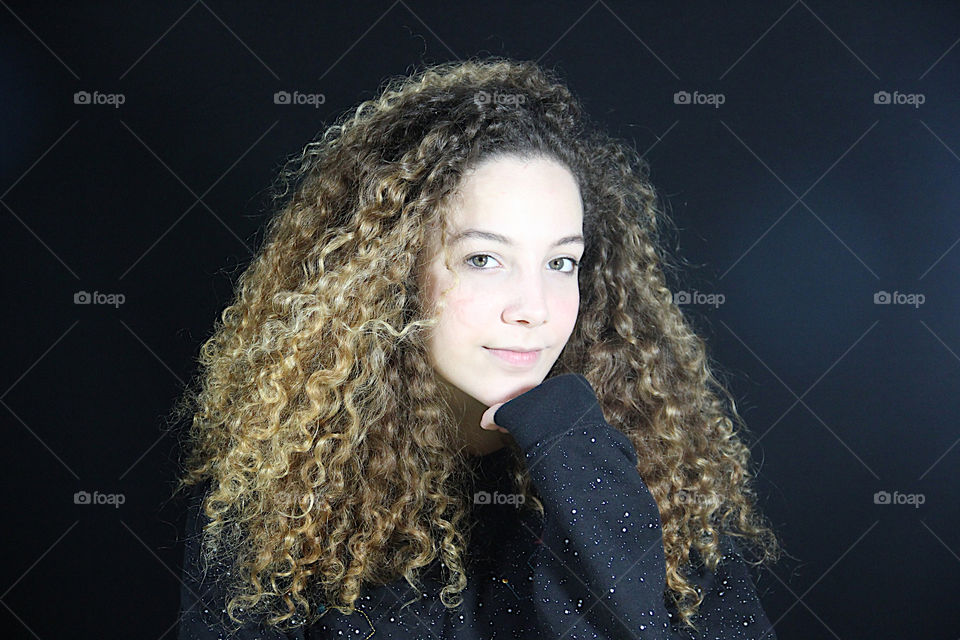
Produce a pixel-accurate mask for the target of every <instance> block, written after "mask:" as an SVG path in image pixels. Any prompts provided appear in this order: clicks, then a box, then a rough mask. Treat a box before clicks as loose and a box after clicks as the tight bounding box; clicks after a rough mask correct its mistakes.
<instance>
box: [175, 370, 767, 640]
mask: <svg viewBox="0 0 960 640" xmlns="http://www.w3.org/2000/svg"><path fill="white" fill-rule="evenodd" d="M494 421H495V422H496V423H497V424H498V425H500V426H502V427H504V428H506V429H507V430H508V431H509V432H510V434H511V435H512V436H513V438H514V440H515V441H516V442H517V444H518V445H519V447H520V449H521V450H522V451H523V453H524V455H525V459H526V464H527V469H528V470H529V473H530V477H531V480H532V482H533V484H534V486H535V487H536V493H537V495H538V496H539V497H540V499H541V501H542V502H543V505H544V509H545V512H546V517H545V518H543V519H541V518H540V517H539V516H538V515H537V514H529V513H527V512H525V511H521V510H520V509H519V508H518V507H517V505H516V504H514V503H515V502H516V496H515V495H514V494H513V487H512V485H511V484H510V481H509V478H508V477H507V476H506V475H505V474H503V473H501V470H503V469H504V468H505V465H506V464H507V463H508V462H509V456H510V449H509V448H506V447H504V448H502V449H500V450H498V451H495V452H493V453H490V454H487V455H485V456H481V457H479V458H478V460H477V465H478V472H479V473H478V479H477V482H476V483H475V484H474V485H472V487H471V489H472V491H473V493H474V495H478V496H489V499H487V498H486V497H481V498H480V499H479V500H475V505H474V517H475V522H476V524H475V527H474V529H473V530H472V533H471V535H470V548H469V551H468V562H469V565H468V586H467V589H466V590H465V591H463V592H462V593H461V594H460V595H461V597H462V598H463V600H464V602H463V604H462V605H461V606H460V607H458V608H456V609H448V608H446V607H445V606H444V605H443V603H442V602H440V599H439V595H438V594H439V589H440V588H441V587H442V586H443V582H442V581H441V580H440V577H441V574H440V571H439V565H438V563H435V564H434V566H433V567H432V568H431V570H430V571H428V572H426V573H425V574H424V575H423V577H422V588H423V590H424V594H423V596H422V597H420V598H419V599H417V597H418V596H417V593H416V592H415V591H414V590H413V588H412V587H410V585H408V584H407V582H406V581H405V580H403V579H402V578H401V579H400V580H398V581H397V582H395V583H393V584H390V585H386V586H380V587H373V588H369V589H366V590H364V595H362V596H361V597H360V599H359V600H358V601H357V612H356V613H354V614H353V615H351V616H344V615H343V614H342V613H340V612H339V611H338V610H336V609H330V610H328V611H327V612H326V614H325V615H324V616H323V617H322V618H320V620H319V621H318V622H317V623H316V624H314V625H313V626H312V627H310V628H306V627H303V626H301V627H299V628H298V629H297V630H296V631H294V632H287V633H282V632H280V631H277V630H275V629H266V628H264V627H263V626H262V625H261V626H257V625H252V624H251V625H248V626H247V627H244V628H242V629H241V630H240V631H238V632H237V633H236V634H235V635H228V634H227V633H226V630H225V628H224V627H222V626H220V625H219V624H218V618H217V616H216V615H214V613H212V612H216V613H217V614H220V613H221V612H222V607H223V600H224V594H223V591H222V586H221V585H220V583H219V582H218V580H217V576H218V575H220V574H218V571H217V569H218V568H217V567H214V568H212V569H211V570H210V571H208V572H207V573H206V575H204V576H201V573H202V571H201V569H200V567H199V562H198V553H199V548H198V546H197V540H198V536H199V532H200V518H201V515H200V510H199V502H200V497H201V495H200V494H197V495H196V496H195V501H194V503H193V505H192V510H191V514H190V519H189V522H188V530H187V542H186V555H185V561H184V573H183V581H184V584H183V587H182V589H181V602H182V619H181V623H180V627H179V638H180V640H198V639H207V638H228V637H233V638H240V639H242V640H252V639H254V638H262V639H265V640H266V639H270V640H279V639H298V640H308V639H311V638H313V639H327V638H363V639H365V638H369V637H373V638H374V640H376V639H381V640H389V639H397V640H399V639H405V640H406V639H418V640H420V639H422V640H428V639H430V638H435V639H438V640H439V639H454V638H455V639H457V640H474V639H481V638H482V639H485V640H486V639H494V638H531V639H533V638H536V639H539V638H543V639H560V638H563V639H564V640H578V639H580V640H582V639H586V638H591V639H597V638H601V639H609V640H614V639H654V638H683V639H686V640H689V639H691V638H697V639H700V638H702V639H714V638H716V639H720V638H722V639H738V640H747V639H754V638H764V639H766V640H776V635H775V633H774V631H773V629H772V628H771V625H770V622H769V620H768V618H767V616H766V614H765V613H764V610H763V608H762V606H761V604H760V601H759V599H758V597H757V593H756V589H755V587H754V584H753V582H752V580H751V578H750V575H749V574H748V571H747V569H748V567H747V565H746V564H745V563H744V561H743V559H742V557H741V555H740V549H739V547H738V545H737V543H736V542H735V541H734V539H733V538H731V537H729V536H724V537H723V538H722V545H723V549H724V558H723V560H722V561H721V563H720V564H719V565H718V567H717V571H716V574H713V573H711V572H709V570H707V569H706V568H704V567H702V565H701V566H700V567H699V568H693V569H691V571H690V573H689V574H688V578H689V579H691V580H692V581H693V582H694V583H695V584H696V585H697V586H698V587H700V589H701V590H702V593H704V600H703V602H702V604H701V605H700V610H699V613H698V616H697V617H696V618H695V620H694V621H695V623H696V624H697V626H698V627H699V629H700V633H698V634H693V633H691V632H690V631H689V630H688V628H686V627H683V628H678V625H677V624H676V616H674V615H672V614H671V613H669V612H668V610H667V607H666V605H665V603H664V596H663V593H664V588H665V559H664V551H663V540H662V533H661V524H660V514H659V511H658V509H657V505H656V502H655V501H654V499H653V496H652V495H651V494H650V491H649V489H648V488H647V487H646V485H645V484H644V482H643V480H642V479H641V477H640V474H639V473H637V470H636V464H637V457H636V451H635V450H634V448H633V445H632V444H631V442H630V440H629V439H628V438H627V437H626V436H625V435H624V434H623V433H621V432H620V431H618V430H616V429H614V428H613V427H612V426H610V425H609V424H608V423H607V422H606V420H605V419H604V417H603V412H602V410H601V409H600V405H599V404H597V400H596V395H595V393H594V391H593V389H592V387H591V386H590V384H589V382H587V380H586V378H584V377H583V376H582V375H580V374H574V373H568V374H563V375H560V376H556V377H554V378H550V379H548V380H545V381H544V382H543V383H541V384H540V385H538V386H537V387H535V388H533V389H531V390H530V391H527V392H526V393H524V394H522V395H520V396H517V397H516V398H513V399H512V400H510V401H509V402H507V403H506V404H504V405H503V406H501V407H500V408H499V409H498V410H497V412H496V414H495V416H494ZM481 492H486V493H481ZM698 564H699V563H698ZM220 570H222V567H220ZM198 598H199V599H198ZM410 601H413V602H412V603H411V604H409V605H408V606H406V607H405V608H403V610H402V611H401V607H402V606H403V605H404V604H405V603H407V602H410Z"/></svg>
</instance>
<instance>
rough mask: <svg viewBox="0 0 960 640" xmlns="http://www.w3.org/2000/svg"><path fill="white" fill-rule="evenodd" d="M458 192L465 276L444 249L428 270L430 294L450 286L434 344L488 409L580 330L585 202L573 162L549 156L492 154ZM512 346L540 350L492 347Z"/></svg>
mask: <svg viewBox="0 0 960 640" xmlns="http://www.w3.org/2000/svg"><path fill="white" fill-rule="evenodd" d="M459 195H460V197H459V198H457V199H455V200H454V202H453V204H452V208H451V211H450V212H449V214H448V217H447V226H448V236H447V244H448V251H449V255H450V268H451V269H452V270H453V271H455V272H456V273H457V274H458V275H459V284H456V279H455V278H454V275H453V273H452V272H451V271H449V270H448V269H447V268H446V266H445V265H444V256H443V254H442V253H437V252H436V251H435V255H434V256H433V259H432V260H431V261H430V262H429V263H428V266H427V269H426V272H425V275H426V276H427V278H428V282H427V285H426V286H427V295H428V296H430V300H431V301H436V300H437V299H438V297H439V296H440V292H441V291H444V290H447V289H450V290H449V291H447V293H446V296H445V298H444V300H445V304H446V306H445V308H444V309H443V310H442V311H441V314H440V323H439V325H438V326H437V327H435V329H434V333H433V334H432V336H431V339H430V342H429V352H430V358H431V364H432V365H433V367H434V369H435V370H436V371H437V372H438V373H439V374H440V376H441V378H442V379H443V381H444V382H446V383H449V384H452V385H453V387H455V388H456V389H458V390H459V391H461V392H463V393H465V394H466V395H468V396H471V397H472V398H474V399H475V400H477V401H479V402H481V403H482V404H483V405H485V406H487V407H489V406H492V405H494V404H496V403H498V402H505V401H506V400H508V399H510V398H512V397H515V396H517V395H519V394H521V393H523V392H525V391H527V390H529V389H532V388H533V387H535V386H537V385H538V384H540V383H541V382H542V381H543V380H544V378H546V376H547V373H549V371H550V368H551V367H552V366H553V364H554V362H556V360H557V358H558V357H559V356H560V352H561V351H562V350H563V348H564V346H565V345H566V343H567V340H568V339H569V337H570V334H571V333H572V332H573V328H574V325H575V324H576V321H577V313H578V308H579V305H580V288H579V286H578V283H577V280H578V277H577V276H578V268H577V263H579V261H580V259H581V258H582V256H583V250H584V243H583V238H582V233H583V205H582V202H581V200H580V191H579V189H578V187H577V183H576V180H575V178H574V177H573V175H572V174H571V173H570V172H569V170H568V169H566V167H564V166H563V165H561V164H559V163H557V162H556V161H553V160H549V159H545V158H537V159H531V160H521V159H519V158H516V157H514V156H507V157H500V158H496V159H492V160H488V161H486V162H484V163H482V164H480V165H479V166H478V167H476V168H475V170H474V171H472V172H469V173H467V174H465V175H464V178H463V180H462V182H461V185H460V192H459ZM461 234H466V235H461ZM494 235H496V236H498V237H496V238H495V237H493V236H494ZM434 246H435V247H439V239H437V240H436V244H435V245H434ZM455 284H456V286H454V285H455ZM451 287H453V288H452V289H451ZM511 347H512V348H514V349H522V350H527V349H536V350H538V352H537V354H536V358H535V360H534V361H533V362H532V363H527V362H521V363H519V364H518V363H511V362H510V361H509V360H506V359H504V358H501V357H500V356H498V355H497V352H496V351H493V350H494V349H500V350H506V349H510V348H511ZM505 355H508V356H509V355H510V354H509V353H508V354H505Z"/></svg>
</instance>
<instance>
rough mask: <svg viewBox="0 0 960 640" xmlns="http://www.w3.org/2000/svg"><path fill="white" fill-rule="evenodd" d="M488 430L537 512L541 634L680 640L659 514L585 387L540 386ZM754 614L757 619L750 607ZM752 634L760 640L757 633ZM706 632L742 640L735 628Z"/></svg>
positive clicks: (561, 382) (505, 409) (552, 382)
mask: <svg viewBox="0 0 960 640" xmlns="http://www.w3.org/2000/svg"><path fill="white" fill-rule="evenodd" d="M494 422H496V424H498V425H500V426H502V427H504V428H506V429H507V430H508V431H509V432H510V434H511V435H512V436H513V438H514V440H515V441H516V442H517V444H518V445H519V446H520V448H521V449H522V450H523V452H524V454H525V456H526V460H527V469H528V471H529V473H530V478H531V481H532V482H533V484H534V485H535V486H536V488H537V492H538V494H539V496H540V498H541V500H542V502H543V506H544V511H545V518H544V521H543V532H542V534H541V543H542V546H541V547H540V549H539V551H538V552H537V554H535V556H534V558H533V560H531V563H532V564H533V568H534V574H533V581H534V584H533V599H534V603H533V604H534V611H535V613H536V616H537V622H536V624H537V625H538V629H539V632H540V634H541V636H542V637H544V638H547V637H550V638H559V637H563V638H566V639H569V640H576V639H587V638H591V639H596V638H600V639H603V640H618V639H623V640H627V639H630V640H635V639H638V638H642V639H660V638H676V637H681V636H679V635H678V633H677V631H676V627H675V626H674V620H673V619H672V617H671V616H670V615H669V614H668V612H667V608H666V605H665V601H664V589H665V585H666V559H665V554H664V549H663V534H662V528H661V521H660V512H659V508H658V507H657V504H656V501H655V500H654V498H653V495H652V494H651V493H650V490H649V489H648V488H647V486H646V484H645V483H644V481H643V479H642V478H641V476H640V474H639V473H638V472H637V469H636V466H637V455H636V450H635V449H634V447H633V444H632V442H631V441H630V439H629V438H628V437H627V436H626V435H625V434H623V433H622V432H621V431H619V430H617V429H615V428H613V427H612V426H611V425H610V424H609V423H607V421H606V419H605V418H604V416H603V411H602V410H601V408H600V405H599V404H598V403H597V399H596V395H595V392H594V390H593V388H592V387H591V386H590V383H589V382H588V381H587V379H586V378H585V377H583V376H582V375H580V374H576V373H568V374H562V375H559V376H555V377H553V378H549V379H547V380H544V381H543V382H542V383H541V384H540V385H538V386H537V387H534V388H533V389H530V390H529V391H527V392H525V393H523V394H521V395H519V396H517V397H515V398H513V399H511V400H510V401H508V402H506V403H505V404H503V405H502V406H501V407H500V408H499V409H497V411H496V413H495V415H494ZM730 600H731V599H728V600H726V602H727V603H729V602H730ZM720 602H721V603H722V602H724V601H723V600H721V601H720ZM754 606H755V607H756V609H757V610H758V611H759V613H760V616H762V609H760V608H759V601H756V600H755V601H754ZM760 616H756V618H757V620H759V619H760ZM765 619H766V618H765V616H763V620H765ZM716 620H718V621H721V618H719V617H718V618H717V619H716ZM722 621H723V622H725V621H726V618H723V619H722ZM737 623H738V624H739V620H737ZM718 624H719V623H718ZM731 624H732V622H731ZM756 627H757V628H758V631H757V637H759V636H760V634H762V633H763V631H765V630H766V629H759V627H760V624H757V625H756ZM711 631H713V632H715V633H716V635H714V636H710V637H718V638H726V637H737V638H744V637H748V636H744V635H743V633H744V628H743V627H742V626H741V627H739V628H737V629H734V628H732V627H731V628H730V629H729V631H730V633H728V634H725V633H724V631H723V630H721V629H720V628H719V627H718V626H713V627H712V628H711ZM751 637H752V636H751ZM772 637H773V636H772V635H770V634H768V635H767V636H766V638H767V639H768V640H770V639H771V638H772Z"/></svg>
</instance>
